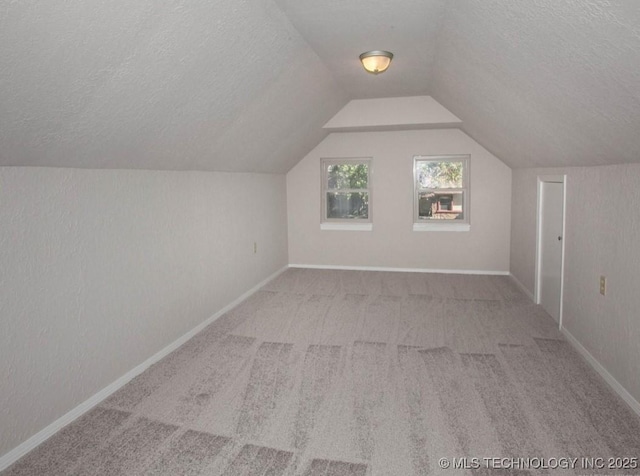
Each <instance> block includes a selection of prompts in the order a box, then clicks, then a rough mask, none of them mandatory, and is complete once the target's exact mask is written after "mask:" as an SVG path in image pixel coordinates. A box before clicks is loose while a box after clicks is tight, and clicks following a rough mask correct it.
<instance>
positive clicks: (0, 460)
mask: <svg viewBox="0 0 640 476" xmlns="http://www.w3.org/2000/svg"><path fill="white" fill-rule="evenodd" d="M287 268H288V266H285V267H284V268H282V269H280V270H278V271H276V272H275V273H273V274H272V275H271V276H269V277H268V278H266V279H264V280H262V281H261V282H259V283H258V284H256V285H255V286H254V287H253V288H251V289H249V290H248V291H247V292H246V293H244V294H242V295H241V296H239V297H238V298H237V299H235V300H234V301H233V302H231V303H229V304H227V305H226V306H225V307H223V308H222V309H220V310H219V311H218V312H216V313H215V314H214V315H213V316H211V317H209V318H208V319H207V320H206V321H204V322H202V323H200V324H198V325H197V326H196V327H194V328H193V329H191V330H190V331H189V332H187V333H186V334H184V335H183V336H182V337H179V338H178V339H176V340H175V341H173V342H172V343H171V344H169V345H168V346H166V347H165V348H164V349H162V350H161V351H159V352H157V353H155V354H154V355H152V356H151V357H149V358H148V359H147V360H145V361H144V362H142V363H141V364H140V365H138V366H137V367H135V368H133V369H131V370H130V371H129V372H127V373H126V374H124V375H123V376H122V377H120V378H119V379H118V380H116V381H115V382H113V383H111V384H109V385H107V386H106V387H105V388H103V389H102V390H100V391H99V392H98V393H96V394H95V395H93V396H92V397H90V398H89V399H88V400H85V401H84V402H82V403H81V404H80V405H78V406H77V407H75V408H74V409H73V410H71V411H69V412H68V413H66V414H64V415H63V416H61V417H60V418H58V419H57V420H56V421H54V422H53V423H51V424H50V425H48V426H47V427H45V428H44V429H42V430H40V431H39V432H38V433H36V434H35V435H33V436H32V437H31V438H29V439H28V440H26V441H24V442H23V443H21V444H19V445H18V446H16V447H15V448H14V449H12V450H11V451H9V452H8V453H7V454H5V455H3V456H2V457H0V471H3V470H4V469H6V468H8V467H9V466H11V465H12V464H13V463H15V462H16V461H18V460H19V459H20V458H22V457H23V456H24V455H26V454H27V453H28V452H29V451H31V450H33V449H35V448H36V447H37V446H38V445H40V444H41V443H43V442H44V441H45V440H47V439H48V438H50V437H51V436H53V435H54V434H55V433H57V432H58V431H60V430H61V429H62V428H64V427H65V426H67V425H68V424H69V423H71V422H72V421H74V420H75V419H76V418H79V417H80V416H82V415H83V414H85V413H86V412H88V411H89V410H91V409H92V408H93V407H95V406H96V405H97V404H99V403H100V402H101V401H103V400H104V399H105V398H107V397H109V396H110V395H111V394H112V393H114V392H115V391H116V390H118V389H120V388H121V387H122V386H124V385H125V384H126V383H128V382H129V381H130V380H132V379H133V378H134V377H136V376H137V375H139V374H141V373H142V372H144V371H145V370H146V369H148V368H149V367H151V366H152V365H153V364H155V363H156V362H158V361H159V360H161V359H162V358H164V357H166V356H167V355H169V354H170V353H171V352H173V351H174V350H176V349H177V348H178V347H180V346H181V345H182V344H184V343H185V342H187V341H188V340H189V339H191V338H192V337H193V336H195V335H196V334H197V333H198V332H200V331H201V330H203V329H204V328H205V327H207V326H208V325H209V324H211V323H212V322H213V321H215V320H216V319H218V318H219V317H220V316H222V315H223V314H224V313H226V312H228V311H230V310H231V309H233V308H234V307H236V306H237V305H238V304H240V303H241V302H242V301H244V300H245V299H247V298H248V297H249V296H251V295H252V294H254V293H255V292H256V291H257V290H258V289H260V288H261V287H263V286H264V285H265V284H267V283H268V282H269V281H271V280H273V279H274V278H276V277H277V276H279V275H280V274H281V273H283V272H284V271H285V270H287Z"/></svg>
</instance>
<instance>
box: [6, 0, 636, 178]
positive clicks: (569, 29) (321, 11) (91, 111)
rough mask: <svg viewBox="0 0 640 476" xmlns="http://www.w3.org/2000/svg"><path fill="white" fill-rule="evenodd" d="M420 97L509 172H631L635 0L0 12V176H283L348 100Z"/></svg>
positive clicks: (206, 0)
mask: <svg viewBox="0 0 640 476" xmlns="http://www.w3.org/2000/svg"><path fill="white" fill-rule="evenodd" d="M369 49H387V50H390V51H392V52H393V53H394V54H395V58H394V60H393V63H392V66H391V68H390V69H389V71H387V72H386V73H384V74H382V75H379V76H373V75H368V74H366V73H365V72H364V71H363V69H362V67H361V66H360V64H359V61H358V55H359V54H360V53H362V52H363V51H365V50H369ZM413 95H431V96H433V97H434V98H435V99H436V100H438V101H439V102H440V103H441V104H442V105H444V106H445V107H446V108H448V109H449V110H450V111H451V112H453V113H454V114H455V115H456V116H458V117H459V118H460V119H461V120H462V129H463V130H465V131H466V132H467V133H468V134H470V135H471V136H472V137H474V138H475V139H476V140H477V141H478V142H480V143H481V144H482V145H484V146H485V147H486V148H487V149H489V150H490V151H492V152H493V153H494V154H495V155H497V156H498V157H499V158H501V159H502V160H503V161H505V162H506V163H507V164H508V165H510V166H512V167H531V166H562V165H597V164H608V163H623V162H640V133H639V131H640V2H638V1H637V0H618V1H613V0H527V1H515V2H514V1H513V0H398V1H395V2H389V1H388V0H387V1H383V0H349V1H345V0H322V1H318V0H189V1H186V0H168V1H165V2H156V1H152V0H138V1H136V2H128V1H127V2H125V1H124V0H110V1H98V0H67V1H65V2H45V1H43V0H24V1H19V2H5V3H4V4H3V5H2V7H1V8H0V165H42V166H54V167H91V168H138V169H169V170H226V171H255V172H274V173H282V172H286V171H287V170H289V169H290V168H291V167H292V166H293V165H294V164H295V163H296V162H297V161H298V160H300V159H301V158H302V157H303V156H304V155H305V154H306V152H308V151H309V150H310V149H311V148H313V147H314V146H315V145H316V144H317V143H318V142H319V141H320V140H322V138H323V137H324V136H325V135H326V134H327V132H326V131H323V129H322V126H323V124H324V123H325V122H326V121H327V120H329V119H330V118H331V117H332V116H333V115H334V114H335V113H336V112H338V110H339V109H340V108H341V107H342V106H344V105H345V104H346V102H347V101H348V100H349V99H360V98H374V97H393V96H413Z"/></svg>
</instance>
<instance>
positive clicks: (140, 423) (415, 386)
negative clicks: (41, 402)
mask: <svg viewBox="0 0 640 476" xmlns="http://www.w3.org/2000/svg"><path fill="white" fill-rule="evenodd" d="M612 456H619V457H638V456H640V421H639V419H638V417H637V416H636V415H635V414H633V413H632V411H631V410H630V409H629V408H628V407H627V406H626V405H625V404H624V403H623V402H622V401H621V400H620V399H619V398H618V397H617V396H616V395H615V394H614V393H613V392H612V391H611V390H610V389H609V388H608V387H607V385H606V384H605V383H604V382H603V381H602V380H601V379H600V377H599V376H598V375H597V374H595V373H594V371H593V370H592V369H591V368H590V367H589V366H588V365H587V364H586V363H585V362H583V360H582V359H581V357H580V356H579V355H577V354H576V353H575V352H574V351H573V350H572V348H571V347H570V346H569V345H568V344H567V343H566V342H565V341H564V339H563V337H562V336H561V334H560V333H559V332H558V330H557V329H556V325H555V323H554V321H553V320H552V319H551V318H550V317H549V316H548V315H547V314H546V313H545V312H544V311H543V310H542V309H541V308H540V307H539V306H536V305H534V304H532V303H531V302H530V301H529V300H528V298H527V297H526V296H525V295H523V294H522V293H521V292H520V291H519V290H518V289H517V288H516V286H515V285H514V284H513V282H512V281H511V280H510V279H509V278H508V277H502V276H463V275H443V274H420V273H388V272H357V271H327V270H301V269H290V270H288V271H286V272H285V273H284V274H282V275H280V276H279V277H278V278H277V279H276V280H274V281H272V282H271V283H270V284H269V285H267V286H265V287H264V288H263V289H262V290H261V291H259V292H258V293H256V294H254V295H253V296H252V297H251V298H249V299H248V300H246V301H245V302H243V303H242V304H241V305H240V306H238V307H237V308H235V309H233V310H232V311H231V312H229V313H227V314H226V315H224V316H223V317H221V318H220V319H219V320H218V321H216V322H215V323H214V324H212V325H211V326H209V327H208V328H207V329H205V330H204V331H203V332H201V333H200V334H198V335H197V336H196V337H195V338H193V339H192V340H191V341H189V342H188V343H186V344H185V345H184V346H182V347H181V348H180V349H178V350H177V351H175V352H174V353H172V354H171V355H169V356H168V357H166V358H165V359H164V360H162V361H161V362H159V363H158V364H156V365H154V366H153V367H151V368H150V369H148V370H147V371H146V372H144V373H143V374H141V375H140V376H138V377H137V378H136V379H134V380H133V381H131V382H130V383H129V384H127V385H126V386H125V387H123V388H122V389H121V390H120V391H118V392H117V393H115V394H114V395H112V396H111V397H110V398H109V399H107V400H106V401H104V402H103V403H102V404H101V405H99V406H98V407H97V408H95V409H94V410H92V411H91V412H89V413H88V414H86V415H85V416H83V417H82V418H80V419H79V420H77V421H76V422H74V423H72V424H71V425H69V426H68V427H66V428H64V429H63V430H62V431H61V432H59V433H58V434H56V435H55V436H54V437H52V438H51V439H49V440H48V441H46V442H45V443H44V444H42V445H41V446H40V447H38V448H37V449H35V450H34V451H33V452H31V453H30V454H28V455H27V456H25V457H24V458H23V459H21V460H20V461H18V462H17V463H16V464H15V465H13V466H12V467H11V468H9V469H8V470H7V471H6V472H4V473H3V476H9V475H120V474H122V475H137V474H140V475H159V474H165V475H182V474H184V475H187V474H188V475H197V474H210V475H226V476H235V475H247V476H248V475H261V476H262V475H274V476H277V475H291V476H294V475H299V476H321V475H322V476H329V475H332V476H338V475H344V476H350V475H361V476H365V475H367V476H369V475H403V476H404V475H426V474H465V473H469V474H540V473H544V472H548V473H553V474H556V473H557V472H558V471H555V470H546V471H545V470H544V469H531V468H529V469H527V468H524V467H519V466H517V464H518V463H509V462H506V463H505V462H500V463H499V464H501V465H504V466H509V465H510V466H511V467H510V468H509V467H507V468H503V469H494V470H493V471H487V470H486V469H483V468H479V469H478V470H477V471H473V470H471V469H467V470H464V469H452V468H449V469H447V470H443V469H442V468H441V467H440V464H439V462H440V459H441V458H445V457H446V458H448V459H449V461H450V462H451V461H452V459H453V458H463V457H467V458H469V460H468V464H467V466H473V465H474V462H473V460H472V459H471V458H478V459H479V460H480V462H481V466H483V467H484V466H486V463H487V462H488V460H484V458H499V457H505V458H563V457H573V458H583V457H590V458H598V457H602V458H608V457H612ZM491 461H494V460H491ZM533 464H534V465H535V460H534V461H533ZM565 472H566V473H568V474H587V473H589V474H635V473H640V470H636V471H620V470H618V471H608V470H603V471H594V470H583V469H580V464H578V465H577V467H576V468H575V469H573V470H568V471H565Z"/></svg>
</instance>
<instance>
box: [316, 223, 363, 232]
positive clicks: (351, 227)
mask: <svg viewBox="0 0 640 476" xmlns="http://www.w3.org/2000/svg"><path fill="white" fill-rule="evenodd" d="M320 229H321V230H323V231H373V223H320Z"/></svg>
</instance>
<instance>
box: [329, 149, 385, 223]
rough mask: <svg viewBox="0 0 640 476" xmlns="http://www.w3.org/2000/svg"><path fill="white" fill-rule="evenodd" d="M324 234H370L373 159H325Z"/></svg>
mask: <svg viewBox="0 0 640 476" xmlns="http://www.w3.org/2000/svg"><path fill="white" fill-rule="evenodd" d="M321 177H322V221H321V225H320V228H321V229H323V230H362V231H369V230H371V229H372V228H373V226H372V224H371V185H370V184H371V159H322V174H321Z"/></svg>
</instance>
